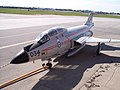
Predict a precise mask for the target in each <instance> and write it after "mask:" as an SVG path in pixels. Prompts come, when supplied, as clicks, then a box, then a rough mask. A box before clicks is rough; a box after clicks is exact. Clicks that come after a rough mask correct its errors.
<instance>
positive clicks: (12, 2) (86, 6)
mask: <svg viewBox="0 0 120 90" xmlns="http://www.w3.org/2000/svg"><path fill="white" fill-rule="evenodd" d="M0 6H21V7H42V8H63V9H75V10H94V11H107V12H117V13H120V0H0Z"/></svg>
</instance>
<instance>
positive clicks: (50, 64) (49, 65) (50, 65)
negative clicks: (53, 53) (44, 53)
mask: <svg viewBox="0 0 120 90" xmlns="http://www.w3.org/2000/svg"><path fill="white" fill-rule="evenodd" d="M50 61H52V60H51V59H48V63H46V64H45V63H43V64H42V66H43V67H45V66H47V67H48V69H51V68H52V63H50Z"/></svg>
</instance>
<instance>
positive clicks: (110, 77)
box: [105, 67, 117, 86]
mask: <svg viewBox="0 0 120 90" xmlns="http://www.w3.org/2000/svg"><path fill="white" fill-rule="evenodd" d="M116 70H117V67H116V68H115V69H114V71H113V74H112V76H111V77H110V79H109V80H108V81H107V82H106V84H105V86H106V85H107V84H108V83H109V82H110V81H111V79H112V78H113V76H114V74H115V71H116Z"/></svg>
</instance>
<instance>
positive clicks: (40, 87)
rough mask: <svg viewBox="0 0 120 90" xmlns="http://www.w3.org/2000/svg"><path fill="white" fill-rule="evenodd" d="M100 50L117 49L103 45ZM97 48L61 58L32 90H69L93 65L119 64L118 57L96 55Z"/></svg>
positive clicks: (84, 49) (119, 58)
mask: <svg viewBox="0 0 120 90" xmlns="http://www.w3.org/2000/svg"><path fill="white" fill-rule="evenodd" d="M102 48H108V49H109V48H111V50H116V49H118V48H117V47H111V46H108V47H106V45H103V46H102ZM96 49H97V46H89V45H87V46H86V47H85V48H83V49H82V50H81V51H80V52H79V53H78V54H76V55H74V56H72V57H69V58H66V57H65V56H61V57H59V58H56V59H55V60H54V62H56V61H59V63H58V64H57V65H55V66H54V67H53V68H52V69H51V70H50V71H49V72H48V73H47V74H46V75H45V76H43V77H42V78H40V79H39V81H38V82H37V84H36V85H35V86H34V87H33V88H32V90H71V89H73V88H74V87H75V86H76V85H77V84H78V83H79V82H80V81H81V79H82V77H83V74H84V72H85V70H86V69H88V68H92V67H93V66H94V65H95V64H102V63H103V64H104V63H113V62H114V63H120V57H113V56H108V55H105V54H101V55H100V56H97V55H96Z"/></svg>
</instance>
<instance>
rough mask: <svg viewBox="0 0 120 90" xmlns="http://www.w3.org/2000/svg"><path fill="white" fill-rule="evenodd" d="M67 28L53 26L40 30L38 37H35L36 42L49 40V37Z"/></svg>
mask: <svg viewBox="0 0 120 90" xmlns="http://www.w3.org/2000/svg"><path fill="white" fill-rule="evenodd" d="M66 30H67V29H66V28H63V27H54V28H51V29H48V30H47V31H44V32H42V33H41V34H40V35H38V37H37V38H36V39H35V41H37V42H38V43H41V44H42V43H45V42H47V41H49V40H50V38H52V37H54V36H57V35H60V34H63V33H64V32H65V31H66Z"/></svg>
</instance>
